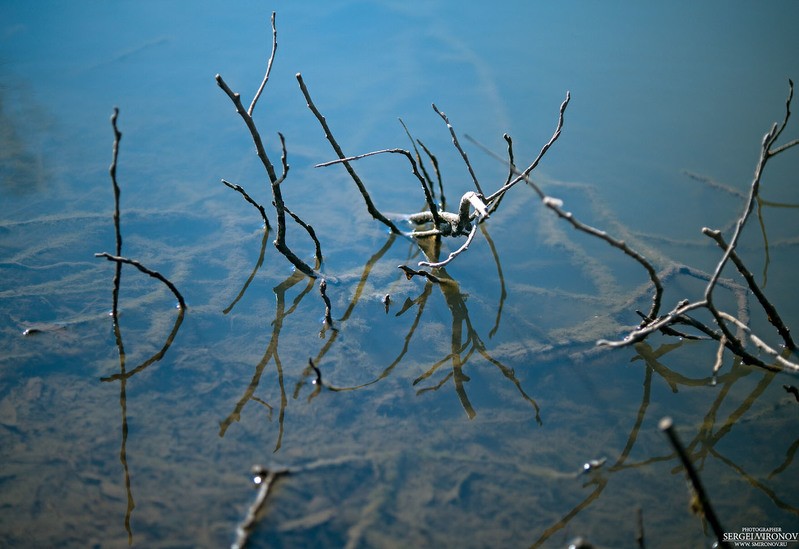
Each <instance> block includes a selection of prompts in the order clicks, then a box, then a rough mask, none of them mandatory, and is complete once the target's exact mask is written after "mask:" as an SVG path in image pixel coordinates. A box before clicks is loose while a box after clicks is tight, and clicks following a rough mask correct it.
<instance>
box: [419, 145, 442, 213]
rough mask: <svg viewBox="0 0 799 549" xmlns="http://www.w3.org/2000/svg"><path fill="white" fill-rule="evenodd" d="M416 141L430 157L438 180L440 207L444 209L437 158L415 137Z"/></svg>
mask: <svg viewBox="0 0 799 549" xmlns="http://www.w3.org/2000/svg"><path fill="white" fill-rule="evenodd" d="M416 142H417V143H419V146H420V147H422V150H424V152H425V154H427V156H428V158H430V162H432V163H433V171H435V173H436V179H437V180H438V194H439V196H441V208H442V209H446V207H447V199H446V198H445V197H444V184H443V183H442V181H441V172H440V171H439V169H438V158H436V157H435V155H434V154H433V153H431V152H430V149H428V148H427V147H426V146H425V144H424V143H422V141H421V140H419V139H417V140H416Z"/></svg>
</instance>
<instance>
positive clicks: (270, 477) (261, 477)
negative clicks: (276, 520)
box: [231, 465, 289, 549]
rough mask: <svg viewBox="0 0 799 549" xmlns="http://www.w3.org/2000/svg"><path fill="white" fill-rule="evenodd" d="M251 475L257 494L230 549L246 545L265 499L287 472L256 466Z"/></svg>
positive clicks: (239, 548) (239, 526)
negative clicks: (276, 482)
mask: <svg viewBox="0 0 799 549" xmlns="http://www.w3.org/2000/svg"><path fill="white" fill-rule="evenodd" d="M252 474H253V483H254V484H255V486H256V487H257V488H258V494H257V495H256V496H255V500H254V501H253V502H252V505H250V507H249V508H248V509H247V514H246V515H245V516H244V520H242V521H241V523H240V524H239V525H238V527H237V528H236V541H234V542H233V545H232V546H231V547H232V549H243V548H244V547H245V546H246V545H247V543H248V541H249V539H250V533H251V532H252V530H253V529H254V528H255V523H256V522H257V520H258V513H259V512H260V511H261V509H263V507H264V505H266V498H267V497H268V496H269V494H270V493H271V492H272V487H273V486H274V484H275V481H276V480H277V479H278V478H279V477H281V476H284V475H288V474H289V470H288V469H278V470H274V469H266V468H265V467H262V466H260V465H256V466H254V467H253V469H252Z"/></svg>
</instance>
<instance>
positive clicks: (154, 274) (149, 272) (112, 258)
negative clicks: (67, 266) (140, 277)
mask: <svg viewBox="0 0 799 549" xmlns="http://www.w3.org/2000/svg"><path fill="white" fill-rule="evenodd" d="M94 257H104V258H106V259H107V260H109V261H115V262H117V263H127V264H128V265H133V266H134V267H136V268H137V269H139V270H140V271H141V272H143V273H144V274H147V275H150V276H151V277H153V278H157V279H158V280H160V281H161V282H163V283H164V284H165V285H166V287H167V288H169V290H170V291H171V292H172V293H173V294H175V297H176V298H177V300H178V304H179V306H180V308H181V309H183V310H185V309H186V302H185V301H184V300H183V296H182V295H181V294H180V291H179V290H178V289H177V287H176V286H175V285H174V284H172V282H170V281H169V279H168V278H166V277H165V276H164V275H162V274H161V273H159V272H158V271H153V270H152V269H148V268H147V267H145V266H144V265H142V264H141V263H139V262H138V261H136V260H135V259H129V258H127V257H120V256H116V255H111V254H109V253H108V252H100V253H97V254H94Z"/></svg>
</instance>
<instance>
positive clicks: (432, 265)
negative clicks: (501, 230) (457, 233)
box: [419, 223, 477, 269]
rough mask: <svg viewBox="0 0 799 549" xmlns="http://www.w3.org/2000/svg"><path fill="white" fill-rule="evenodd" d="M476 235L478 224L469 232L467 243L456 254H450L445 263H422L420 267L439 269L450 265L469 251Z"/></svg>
mask: <svg viewBox="0 0 799 549" xmlns="http://www.w3.org/2000/svg"><path fill="white" fill-rule="evenodd" d="M476 233H477V224H476V223H475V224H474V225H472V230H471V231H470V232H469V236H468V238H466V242H464V243H463V245H462V246H461V247H460V248H458V249H457V250H455V251H454V252H451V253H450V254H449V256H448V257H447V259H445V260H443V261H439V262H437V263H430V262H428V261H420V262H419V266H420V267H431V268H434V269H438V268H440V267H444V266H445V265H447V264H448V263H450V262H451V261H452V260H453V259H455V258H456V257H458V256H459V255H460V254H462V253H463V252H465V251H466V250H468V249H469V245H470V244H471V243H472V240H474V235H475V234H476Z"/></svg>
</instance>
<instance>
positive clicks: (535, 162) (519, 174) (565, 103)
mask: <svg viewBox="0 0 799 549" xmlns="http://www.w3.org/2000/svg"><path fill="white" fill-rule="evenodd" d="M569 101H571V93H569V92H568V91H567V92H566V99H564V100H563V103H561V104H560V111H559V114H558V125H557V127H556V128H555V133H553V134H552V137H550V138H549V141H547V143H546V144H545V145H544V146H543V147H542V148H541V151H540V152H539V153H538V156H537V157H536V158H535V160H533V162H532V163H531V164H530V165H529V166H527V168H525V169H524V171H522V172H516V173H517V176H516V177H515V178H513V179H512V180H511V181H510V182H508V183H507V184H505V185H503V186H502V187H501V188H499V189H498V190H497V191H495V192H494V194H492V195H491V196H489V197H487V198H486V203H490V202H491V201H492V200H494V199H495V198H498V197H500V196H501V195H503V194H504V193H506V192H507V191H508V189H510V188H511V187H513V186H514V185H516V183H518V182H519V181H527V182H528V183H529V182H530V181H529V180H528V178H527V176H528V175H530V172H532V171H533V170H534V169H536V167H538V164H539V163H540V162H541V159H542V158H544V155H545V154H546V153H547V151H548V150H549V148H550V147H551V146H552V145H553V144H554V143H555V141H557V140H558V138H559V137H560V132H561V130H562V129H563V116H564V114H565V113H566V107H568V106H569ZM467 139H470V138H469V136H467ZM514 171H516V170H514ZM533 188H534V189H535V190H536V192H537V193H538V195H539V197H540V198H541V199H542V200H543V199H544V196H545V195H544V194H543V192H542V191H541V190H540V189H538V186H537V185H536V186H535V187H533Z"/></svg>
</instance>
